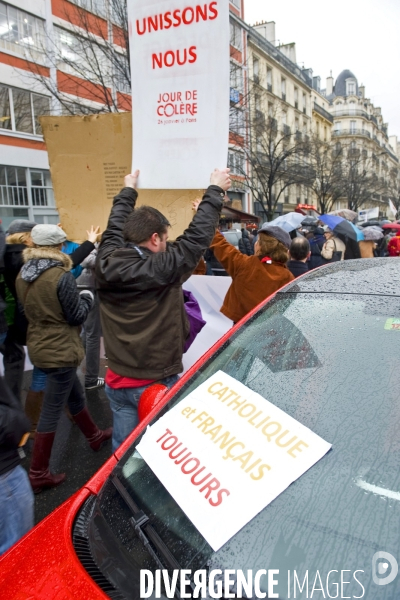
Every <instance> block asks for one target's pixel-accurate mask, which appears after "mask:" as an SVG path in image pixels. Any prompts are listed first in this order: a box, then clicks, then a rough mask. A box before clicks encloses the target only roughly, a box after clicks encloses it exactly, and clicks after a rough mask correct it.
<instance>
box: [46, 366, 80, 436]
mask: <svg viewBox="0 0 400 600" xmlns="http://www.w3.org/2000/svg"><path fill="white" fill-rule="evenodd" d="M41 370H42V371H44V372H45V373H46V374H47V385H46V390H45V393H44V399H43V408H42V412H41V415H40V419H39V423H38V426H37V431H39V432H40V433H50V432H52V431H55V430H56V429H57V423H58V421H59V418H60V416H61V413H62V410H63V407H64V405H65V404H68V408H69V411H70V413H71V415H72V416H75V415H77V414H78V413H79V412H80V411H81V410H83V409H84V408H85V393H84V391H83V388H82V385H81V383H80V381H79V379H78V376H77V374H76V370H77V369H76V367H62V368H59V369H41Z"/></svg>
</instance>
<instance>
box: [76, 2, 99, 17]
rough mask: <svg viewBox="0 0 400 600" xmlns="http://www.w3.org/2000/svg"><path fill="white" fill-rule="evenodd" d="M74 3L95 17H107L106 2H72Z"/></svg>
mask: <svg viewBox="0 0 400 600" xmlns="http://www.w3.org/2000/svg"><path fill="white" fill-rule="evenodd" d="M72 2H73V3H74V4H77V5H78V6H80V7H81V8H84V9H85V10H88V11H89V12H92V13H94V14H95V15H100V16H102V17H105V18H106V17H107V3H106V1H105V0H72Z"/></svg>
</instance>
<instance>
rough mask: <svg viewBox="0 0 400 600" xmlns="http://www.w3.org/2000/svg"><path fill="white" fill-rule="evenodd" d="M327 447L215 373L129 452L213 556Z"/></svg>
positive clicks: (247, 390) (265, 402)
mask: <svg viewBox="0 0 400 600" xmlns="http://www.w3.org/2000/svg"><path fill="white" fill-rule="evenodd" d="M330 447H331V445H330V444H328V443H327V442H325V441H324V440H323V439H322V438H320V437H319V436H318V435H316V434H315V433H313V432H312V431H311V430H310V429H308V428H307V427H305V426H304V425H302V424H301V423H299V422H298V421H296V420H295V419H293V418H292V417H290V416H289V415H288V414H286V413H285V412H283V411H282V410H280V409H279V408H278V407H276V406H275V405H274V404H272V403H271V402H269V401H268V400H265V398H263V397H262V396H260V395H259V394H257V393H255V392H253V391H252V390H250V388H248V387H247V386H245V385H243V384H242V383H240V382H239V381H236V380H235V379H234V378H233V377H230V376H229V375H226V374H225V373H223V372H222V371H218V372H217V373H216V374H215V375H213V376H212V377H210V378H209V379H208V380H207V381H205V382H204V383H203V384H201V385H200V386H199V387H198V388H197V389H196V390H194V391H193V392H191V393H190V394H189V395H188V396H187V397H186V398H185V399H184V400H182V401H181V402H180V403H179V404H177V405H176V406H174V408H172V409H171V410H170V411H169V412H168V413H167V414H166V415H164V416H163V417H161V418H160V419H159V420H158V421H157V422H156V423H155V424H154V425H153V426H152V427H150V428H148V430H147V431H146V433H145V435H144V436H143V438H142V440H141V442H140V444H139V445H138V446H137V450H138V452H139V453H140V454H141V456H142V457H143V458H144V460H145V461H146V462H147V464H148V465H149V467H150V468H151V469H152V471H154V473H155V475H156V476H157V477H158V478H159V479H160V481H161V482H162V483H163V485H164V486H165V487H166V489H167V490H168V491H169V493H170V494H171V495H172V496H173V498H174V499H175V500H176V502H177V503H178V504H179V506H180V507H181V508H182V510H183V511H184V512H185V513H186V515H187V516H188V518H189V519H190V520H191V521H192V523H193V524H194V525H195V526H196V527H197V529H198V530H199V531H200V533H201V534H202V535H203V537H204V538H205V539H206V540H207V542H208V543H209V544H210V546H211V547H212V548H213V549H214V550H215V551H217V550H218V549H219V548H221V546H223V545H224V544H225V543H226V542H227V541H228V540H229V539H230V538H231V537H232V536H233V535H235V533H237V532H238V531H239V530H240V529H241V528H242V527H244V525H246V523H248V522H249V521H250V520H251V519H252V518H253V517H255V516H256V515H257V514H258V513H259V512H260V511H261V510H262V509H263V508H264V507H265V506H267V505H268V504H269V503H270V502H272V500H274V498H276V497H277V496H278V495H279V494H280V493H282V492H283V491H284V490H285V489H286V488H287V487H288V486H289V485H290V484H291V483H292V482H293V481H295V480H296V479H298V478H299V477H300V476H301V475H303V473H305V472H306V471H307V470H308V469H309V468H310V467H312V466H313V465H314V464H315V463H316V462H317V461H318V460H320V459H321V458H322V457H323V456H324V455H325V454H326V452H328V450H329V449H330Z"/></svg>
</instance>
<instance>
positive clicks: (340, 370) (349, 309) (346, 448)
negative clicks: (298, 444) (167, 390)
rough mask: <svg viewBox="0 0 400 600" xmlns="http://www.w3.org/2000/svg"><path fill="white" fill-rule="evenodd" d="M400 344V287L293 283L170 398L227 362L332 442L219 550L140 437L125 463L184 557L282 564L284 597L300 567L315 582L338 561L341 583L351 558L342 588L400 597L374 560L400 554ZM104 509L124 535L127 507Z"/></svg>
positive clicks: (193, 564)
mask: <svg viewBox="0 0 400 600" xmlns="http://www.w3.org/2000/svg"><path fill="white" fill-rule="evenodd" d="M399 347H400V302H399V298H397V297H381V296H373V295H371V296H354V295H345V294H344V295H336V294H313V293H306V294H301V293H298V294H296V293H289V294H288V293H286V294H283V293H281V294H278V295H277V297H276V298H275V299H274V300H273V301H272V302H270V303H268V305H267V306H266V307H264V308H263V309H261V310H260V311H259V312H258V313H257V314H256V315H255V316H254V317H253V318H252V319H251V320H250V321H248V322H247V323H246V324H245V325H244V326H243V327H242V328H240V329H239V331H238V332H236V333H235V334H234V335H233V336H232V337H231V338H230V339H229V340H228V341H227V342H226V343H225V344H224V345H223V346H222V348H221V349H220V350H218V352H217V353H216V354H215V355H214V356H213V357H212V358H211V359H209V360H208V362H206V363H205V365H204V366H203V367H202V368H200V369H199V370H198V371H197V372H196V373H195V375H193V377H192V378H191V379H190V380H189V381H188V382H187V384H186V385H185V386H184V387H183V388H182V389H181V390H179V392H178V393H177V394H176V395H175V396H174V398H173V400H172V401H171V403H170V405H169V406H168V408H171V407H172V406H174V405H175V404H176V403H178V402H180V401H182V399H183V398H185V397H186V396H187V395H188V394H189V393H190V392H191V391H192V390H194V389H195V388H197V387H198V386H199V385H200V384H201V383H202V382H203V381H205V380H206V379H208V378H209V377H210V376H211V375H213V374H214V373H216V372H217V371H218V370H222V371H224V372H225V373H227V374H229V375H230V376H232V377H234V378H235V379H236V380H238V381H240V382H241V383H243V384H244V385H246V386H248V387H249V388H250V389H251V390H254V391H255V392H257V393H258V394H260V395H261V396H263V397H264V398H266V399H268V400H269V401H270V402H272V403H273V404H275V405H276V406H278V407H279V408H280V409H282V410H283V411H285V412H286V413H288V414H289V415H290V416H291V417H293V418H294V419H296V420H298V421H299V422H300V423H302V424H303V425H305V426H306V427H309V428H310V429H311V430H312V431H313V432H315V433H316V434H318V435H319V436H321V437H322V438H323V439H324V440H326V441H327V442H329V443H332V451H331V452H329V453H328V454H327V455H326V456H325V457H324V458H323V459H322V460H320V461H319V462H318V463H317V464H316V465H314V466H313V467H312V468H311V469H310V470H309V471H307V472H306V473H305V474H304V475H302V476H301V477H300V478H299V479H298V480H296V481H295V482H294V483H293V484H292V485H290V487H289V488H288V489H286V490H285V491H284V492H283V493H282V494H281V495H280V496H278V497H277V498H276V499H275V500H274V501H273V502H272V503H271V504H269V505H268V506H267V507H266V508H264V509H263V510H262V511H261V512H260V513H259V514H258V515H257V516H256V517H255V518H254V519H252V520H251V521H250V522H249V523H248V524H247V525H246V526H245V527H244V528H243V529H241V530H240V531H239V532H238V533H237V534H236V535H235V536H234V537H233V538H231V539H230V540H229V541H228V542H227V543H226V544H225V545H224V546H223V547H222V548H221V549H220V550H219V551H218V552H214V551H213V550H212V549H211V547H210V546H209V545H208V544H207V542H206V541H205V539H204V538H203V537H202V536H201V535H200V533H199V532H198V531H197V529H196V528H195V527H194V526H193V524H192V523H191V522H190V521H189V519H188V518H187V517H186V515H185V514H184V513H183V511H182V510H181V509H180V507H179V506H178V504H177V503H176V502H175V500H174V499H173V498H172V496H171V495H170V494H169V493H168V492H167V490H166V489H165V488H164V486H163V485H162V484H161V482H160V481H159V480H158V479H157V477H156V476H155V475H154V473H153V472H152V471H151V470H150V468H149V467H148V466H147V465H146V463H145V462H144V460H143V459H142V458H141V456H140V455H139V453H138V452H137V450H136V449H135V446H136V443H137V442H138V441H139V440H137V442H136V443H135V444H134V445H133V446H132V448H131V449H130V450H129V451H128V452H127V453H126V454H125V455H124V457H123V459H122V460H121V461H120V463H119V465H118V467H117V468H116V472H117V474H118V476H119V478H120V480H121V481H122V482H123V483H124V485H125V487H126V489H127V490H128V492H129V494H130V495H131V497H132V498H133V499H134V501H135V502H137V504H138V505H139V506H140V508H141V509H142V510H143V511H144V512H145V513H146V514H147V515H148V516H149V517H150V518H151V522H152V525H153V527H154V529H155V530H156V531H157V533H158V534H159V536H160V537H161V539H162V540H163V541H164V542H165V544H167V546H168V548H169V549H170V551H171V552H172V554H173V555H174V557H175V559H176V560H177V561H178V563H179V564H180V566H181V568H186V569H192V570H195V569H200V568H209V569H235V570H236V569H242V570H246V569H253V571H254V570H259V569H268V568H271V569H279V570H280V573H284V574H285V575H284V577H283V578H282V577H281V578H280V579H279V587H278V588H275V591H277V589H278V591H279V597H280V598H282V599H283V598H285V599H286V598H289V597H296V596H294V595H293V587H292V595H291V596H290V595H288V584H287V575H286V574H287V572H288V571H289V570H290V571H291V572H292V573H293V571H294V570H296V572H297V575H298V578H299V580H301V582H303V580H304V578H305V576H306V573H307V576H308V580H309V582H310V583H309V586H310V587H309V590H310V589H311V586H312V583H313V582H314V579H315V577H316V573H317V572H318V573H319V574H320V576H321V578H323V577H325V579H326V576H327V573H328V572H329V571H331V570H335V572H334V573H333V574H331V575H330V582H331V584H332V585H333V583H332V582H340V577H341V575H340V571H341V570H346V571H347V572H346V574H345V581H349V582H350V583H348V584H346V586H345V588H344V590H345V592H344V596H342V597H346V593H347V597H353V595H354V597H366V598H372V597H373V598H374V600H376V599H379V600H381V599H389V598H395V597H400V584H397V583H396V582H394V583H392V584H391V585H387V586H385V585H382V586H376V585H375V584H374V583H373V582H372V572H371V564H372V563H371V561H372V558H373V556H374V554H375V553H376V552H378V551H382V550H383V551H385V552H389V553H391V554H392V555H393V556H394V557H397V558H400V535H399V531H398V524H399V522H400V502H399V500H400V469H399V464H400V403H399V391H400V358H399V354H400V353H399ZM105 487H106V488H107V486H105ZM106 496H107V492H104V497H106ZM102 511H103V514H104V517H105V518H106V520H107V522H108V524H109V526H110V527H111V529H112V530H113V531H114V534H115V535H117V536H120V537H121V538H123V535H122V534H121V531H123V530H124V526H123V525H121V522H122V521H123V519H126V521H125V522H127V520H128V517H126V516H124V515H123V510H122V508H121V509H120V513H118V511H117V510H116V507H115V504H113V503H112V502H110V501H109V500H108V501H107V502H103V506H102ZM117 523H119V524H118V525H117ZM125 529H126V527H125ZM122 543H127V542H126V540H125V541H123V542H122ZM128 546H129V544H128ZM130 551H132V550H130ZM141 564H142V565H143V564H144V563H143V562H142V563H141ZM357 570H362V571H363V573H359V574H358V575H357V576H356V577H358V579H359V580H360V581H361V583H362V585H363V586H364V588H365V590H366V595H365V596H361V593H362V590H361V587H360V584H359V583H357V581H356V580H355V579H354V578H353V577H352V573H354V572H355V571H357ZM336 571H337V572H338V573H337V572H336ZM346 577H347V579H346ZM398 579H400V577H399V578H398ZM324 581H325V580H324ZM261 588H262V589H263V590H264V591H267V581H266V579H265V581H264V579H262V580H261ZM325 590H326V588H325ZM368 590H369V591H368ZM330 592H331V594H332V596H331V597H335V596H334V591H333V588H331V589H330ZM297 593H298V596H297V597H301V598H302V597H309V596H306V595H305V592H304V590H303V593H304V596H302V595H301V594H299V592H297ZM325 593H326V592H325ZM370 594H372V595H370ZM315 597H325V596H322V594H321V593H320V595H318V594H315ZM326 597H329V596H328V595H326Z"/></svg>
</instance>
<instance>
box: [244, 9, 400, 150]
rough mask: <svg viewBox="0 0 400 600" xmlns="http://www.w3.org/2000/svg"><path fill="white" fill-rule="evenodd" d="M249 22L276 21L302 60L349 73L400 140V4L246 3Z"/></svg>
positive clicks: (322, 70)
mask: <svg viewBox="0 0 400 600" xmlns="http://www.w3.org/2000/svg"><path fill="white" fill-rule="evenodd" d="M244 5H245V21H246V22H247V23H249V24H250V25H254V24H255V22H256V21H262V20H264V21H275V23H276V30H275V31H276V37H277V39H278V40H279V41H280V43H283V44H287V43H290V42H296V53H297V62H298V64H300V65H301V66H303V63H304V66H305V67H306V68H311V69H313V71H314V73H313V74H314V76H316V75H320V77H321V87H322V89H324V88H325V80H326V77H328V76H329V74H330V71H332V75H333V77H334V78H335V79H336V77H337V76H338V75H339V73H340V72H341V71H343V70H344V69H350V70H351V71H352V72H353V73H354V75H355V76H356V77H357V79H358V84H359V85H360V84H362V83H363V84H364V85H365V88H366V89H365V95H366V97H367V98H370V100H371V101H372V102H373V104H374V105H375V106H380V107H381V108H382V114H383V118H384V121H385V122H386V123H389V135H397V136H398V138H399V142H400V76H399V75H400V74H399V71H400V0H335V2H329V3H327V2H325V3H324V2H321V0H274V1H271V0H244Z"/></svg>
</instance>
